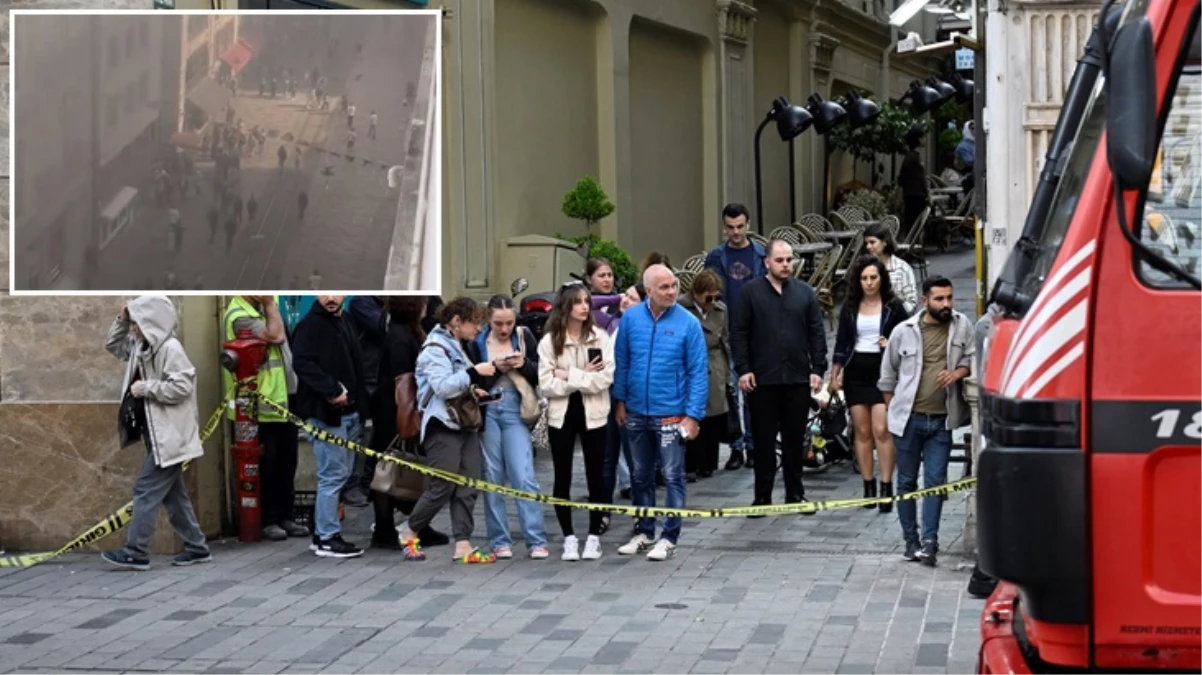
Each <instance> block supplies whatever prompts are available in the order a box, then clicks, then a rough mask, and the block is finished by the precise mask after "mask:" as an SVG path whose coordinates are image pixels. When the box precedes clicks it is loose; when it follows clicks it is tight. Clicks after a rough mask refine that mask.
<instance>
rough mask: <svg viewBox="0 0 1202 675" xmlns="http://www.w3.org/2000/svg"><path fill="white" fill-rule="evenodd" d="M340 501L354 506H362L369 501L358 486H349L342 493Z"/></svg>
mask: <svg viewBox="0 0 1202 675" xmlns="http://www.w3.org/2000/svg"><path fill="white" fill-rule="evenodd" d="M342 503H343V504H346V505H347V506H353V507H355V508H362V507H364V506H367V505H368V504H370V503H371V502H370V501H368V499H367V495H366V494H364V492H363V490H361V489H359V488H357V487H356V488H351V489H349V490H347V491H345V492H343V493H342Z"/></svg>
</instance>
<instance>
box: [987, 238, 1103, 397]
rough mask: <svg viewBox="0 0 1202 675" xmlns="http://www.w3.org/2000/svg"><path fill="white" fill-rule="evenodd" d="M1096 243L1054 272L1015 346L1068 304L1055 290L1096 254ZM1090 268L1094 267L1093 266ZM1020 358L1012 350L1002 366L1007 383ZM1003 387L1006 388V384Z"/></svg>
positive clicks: (1015, 337) (1016, 336)
mask: <svg viewBox="0 0 1202 675" xmlns="http://www.w3.org/2000/svg"><path fill="white" fill-rule="evenodd" d="M1095 242H1096V240H1094V239H1090V240H1089V241H1087V242H1085V244H1084V245H1083V246H1082V247H1081V248H1080V249H1078V250H1077V251H1076V252H1075V253H1073V255H1072V256H1070V257H1069V259H1068V260H1066V261H1064V265H1062V266H1061V267H1059V268H1057V269H1056V271H1055V272H1053V273H1052V275H1051V276H1050V277H1048V279H1047V281H1046V282H1044V284H1043V289H1042V291H1041V292H1040V293H1039V296H1038V297H1037V298H1035V303H1034V304H1033V305H1031V309H1030V311H1028V312H1027V317H1026V319H1025V320H1024V321H1023V322H1022V325H1021V326H1019V327H1018V330H1017V331H1016V332H1015V334H1014V344H1015V345H1016V346H1017V345H1018V344H1019V342H1020V341H1022V342H1023V343H1024V344H1025V342H1026V340H1024V337H1025V336H1026V335H1028V334H1031V335H1034V334H1035V333H1036V332H1038V330H1039V328H1041V327H1043V325H1044V323H1046V322H1047V319H1048V317H1049V316H1050V314H1049V312H1052V313H1054V312H1055V311H1056V310H1057V309H1059V308H1060V307H1062V306H1063V305H1064V304H1065V303H1067V302H1068V300H1069V298H1066V297H1062V296H1061V295H1060V294H1058V293H1056V292H1055V289H1056V287H1057V286H1058V285H1059V284H1060V282H1061V281H1063V280H1064V279H1066V278H1067V277H1068V275H1069V273H1070V272H1073V271H1075V270H1076V267H1077V265H1079V264H1081V261H1083V260H1085V259H1086V258H1087V257H1089V256H1090V255H1091V254H1092V253H1093V252H1094V249H1095V248H1096V246H1095ZM1090 267H1092V265H1091V266H1090ZM1053 295H1055V296H1056V297H1055V299H1054V301H1053V298H1052V297H1051V296H1053ZM1045 307H1046V308H1047V311H1044V309H1045ZM1019 356H1020V351H1019V350H1017V349H1011V350H1010V353H1009V354H1008V355H1007V356H1006V362H1005V363H1004V364H1003V365H1002V373H1003V375H1005V376H1006V377H1005V379H1006V381H1009V373H1010V372H1011V370H1012V369H1013V367H1014V365H1015V362H1016V361H1017V360H1018V358H1019ZM1002 386H1003V387H1004V386H1005V383H1004V382H1003V385H1002Z"/></svg>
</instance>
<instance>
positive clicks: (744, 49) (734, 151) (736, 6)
mask: <svg viewBox="0 0 1202 675" xmlns="http://www.w3.org/2000/svg"><path fill="white" fill-rule="evenodd" d="M755 17H756V9H755V7H752V6H751V4H749V3H747V2H740V0H718V34H719V38H720V39H719V47H718V58H719V67H720V68H721V88H720V94H719V95H720V97H721V99H722V101H723V105H722V112H721V115H722V116H721V120H722V122H721V133H720V136H721V139H722V160H723V161H722V167H723V170H722V188H721V189H722V199H721V201H722V202H723V203H724V204H725V203H729V202H741V203H744V204H745V203H748V202H749V201H751V196H752V195H754V194H755V180H754V176H755V166H754V165H753V163H752V154H751V153H752V148H751V143H749V142H748V141H749V138H750V136H749V134H750V133H751V130H753V129H755V126H756V125H757V124H759V122H760V119H759V115H758V113H757V109H756V103H757V102H756V101H755V82H754V75H755V67H754V54H755V50H754V49H752V45H751V41H752V39H753V34H754V27H755ZM757 216H758V214H757ZM706 223H707V225H706V227H705V245H706V247H707V248H710V247H713V246H716V245H717V244H718V240H719V231H718V224H717V223H718V219H717V218H716V217H715V218H713V219H712V220H709V219H708V214H707V220H706Z"/></svg>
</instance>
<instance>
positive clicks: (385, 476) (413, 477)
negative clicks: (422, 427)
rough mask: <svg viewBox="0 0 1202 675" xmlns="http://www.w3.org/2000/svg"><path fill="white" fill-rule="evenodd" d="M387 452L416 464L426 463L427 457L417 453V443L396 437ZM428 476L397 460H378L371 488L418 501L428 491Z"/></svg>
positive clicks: (396, 497) (394, 497)
mask: <svg viewBox="0 0 1202 675" xmlns="http://www.w3.org/2000/svg"><path fill="white" fill-rule="evenodd" d="M387 454H388V455H389V456H392V457H397V458H400V459H403V460H405V461H407V462H413V463H414V464H422V465H424V464H425V463H426V461H425V458H424V457H422V456H421V455H419V454H417V445H416V444H414V443H407V442H404V441H401V440H400V438H399V437H397V438H394V439H393V441H392V445H391V446H389V448H388V452H387ZM427 480H428V477H427V476H426V475H425V474H421V473H418V472H416V471H414V470H413V469H410V468H409V467H406V466H401V465H400V464H397V463H396V462H389V461H387V460H380V461H379V462H376V472H375V474H374V475H372V478H371V489H372V490H373V491H374V492H379V493H381V494H386V495H388V496H389V497H392V498H393V499H404V500H409V501H417V500H418V499H421V496H422V493H423V492H425V491H426V482H427Z"/></svg>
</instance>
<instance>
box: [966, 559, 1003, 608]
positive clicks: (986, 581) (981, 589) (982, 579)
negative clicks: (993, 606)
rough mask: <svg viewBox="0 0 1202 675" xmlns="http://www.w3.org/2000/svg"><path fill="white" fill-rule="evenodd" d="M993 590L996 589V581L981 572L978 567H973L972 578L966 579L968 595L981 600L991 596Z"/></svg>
mask: <svg viewBox="0 0 1202 675" xmlns="http://www.w3.org/2000/svg"><path fill="white" fill-rule="evenodd" d="M995 588H997V579H994V578H993V577H991V576H989V575H988V574H985V573H984V572H982V571H981V567H980V566H979V565H974V566H973V568H972V577H970V578H969V579H968V594H969V595H971V596H972V597H974V598H980V599H982V600H983V599H985V598H988V597H989V596H991V595H993V589H995Z"/></svg>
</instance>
